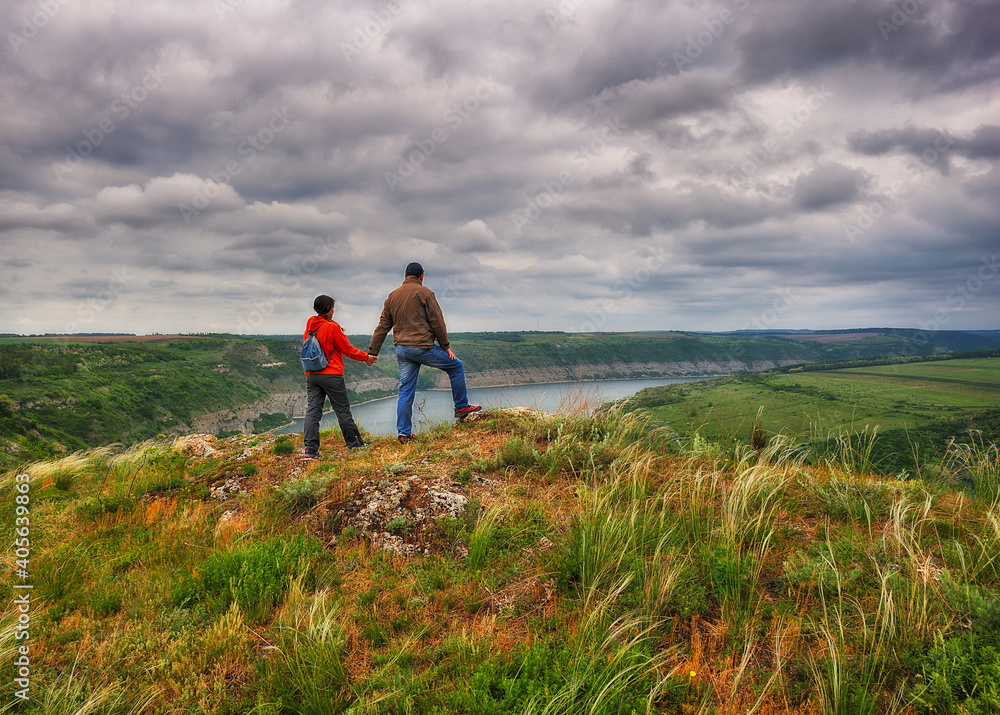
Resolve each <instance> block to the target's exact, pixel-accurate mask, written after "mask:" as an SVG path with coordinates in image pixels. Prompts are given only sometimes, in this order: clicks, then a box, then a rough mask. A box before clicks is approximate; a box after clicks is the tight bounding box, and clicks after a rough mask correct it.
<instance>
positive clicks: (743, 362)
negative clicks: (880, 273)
mask: <svg viewBox="0 0 1000 715" xmlns="http://www.w3.org/2000/svg"><path fill="white" fill-rule="evenodd" d="M351 340H352V342H353V343H354V344H355V345H357V346H359V347H362V348H365V347H367V344H368V340H369V336H368V335H355V336H352V337H351ZM299 343H300V337H299V336H298V335H291V336H236V335H189V336H174V335H155V336H128V335H72V336H53V335H47V336H35V337H28V338H25V337H14V338H10V337H8V338H0V466H2V465H4V464H12V463H16V462H17V461H19V460H22V459H26V458H34V457H43V456H51V455H54V454H57V453H59V452H60V451H61V450H64V449H79V448H83V447H92V446H98V445H103V444H109V443H112V442H123V443H126V444H130V443H133V442H135V441H138V440H143V439H148V438H150V437H153V436H155V435H157V434H160V433H165V434H177V433H183V432H190V431H199V432H212V433H234V432H248V431H252V430H255V429H256V430H263V429H267V428H270V427H273V426H275V425H277V424H280V423H282V422H283V421H287V419H288V418H289V416H292V415H295V416H300V415H301V414H302V413H303V411H304V395H305V391H304V389H303V384H302V374H301V369H300V365H299V360H298V348H299ZM452 346H453V348H454V349H455V351H456V353H458V355H459V356H460V357H461V358H462V360H463V361H464V362H465V364H466V371H467V375H468V380H469V384H470V385H472V386H486V385H502V384H516V383H522V384H523V383H532V382H535V383H538V382H552V381H564V380H580V379H622V378H634V377H672V376H682V375H720V374H734V373H740V372H747V371H756V370H766V369H770V368H774V367H792V366H796V365H807V364H815V363H824V362H832V361H842V360H851V359H867V358H875V357H882V356H921V355H934V354H941V353H948V352H953V351H958V350H974V349H983V348H996V347H1000V331H978V332H959V331H940V332H932V333H921V332H919V331H915V330H907V329H893V328H865V329H859V330H843V331H796V332H794V333H787V332H778V331H768V332H736V333H691V332H634V333H592V334H574V333H561V332H541V331H519V332H481V333H456V334H453V335H452ZM381 358H382V359H381V360H380V362H379V363H378V364H377V365H376V366H374V367H372V368H366V367H365V366H363V365H361V364H360V363H356V362H354V361H347V363H348V364H347V366H346V378H347V382H348V387H349V388H350V392H351V394H350V397H351V399H352V401H354V402H357V401H360V400H366V399H373V398H376V397H382V396H386V395H390V394H393V393H394V391H395V390H396V386H397V384H398V382H397V371H396V364H395V360H394V359H393V358H392V346H391V344H388V345H386V346H385V347H384V348H383V352H382V355H381ZM436 380H437V381H438V382H436ZM443 380H444V376H443V375H439V374H437V371H431V370H425V371H423V372H422V373H421V377H420V382H419V387H421V388H422V389H425V388H429V387H433V386H441V387H443V386H444V382H443Z"/></svg>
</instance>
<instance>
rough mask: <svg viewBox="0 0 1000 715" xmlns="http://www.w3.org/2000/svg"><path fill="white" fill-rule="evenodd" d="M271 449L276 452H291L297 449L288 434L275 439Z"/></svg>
mask: <svg viewBox="0 0 1000 715" xmlns="http://www.w3.org/2000/svg"><path fill="white" fill-rule="evenodd" d="M271 451H272V452H274V453H275V454H291V453H292V452H294V451H295V445H294V444H292V440H291V438H290V437H288V435H281V436H280V437H278V439H276V440H274V445H273V446H272V447H271Z"/></svg>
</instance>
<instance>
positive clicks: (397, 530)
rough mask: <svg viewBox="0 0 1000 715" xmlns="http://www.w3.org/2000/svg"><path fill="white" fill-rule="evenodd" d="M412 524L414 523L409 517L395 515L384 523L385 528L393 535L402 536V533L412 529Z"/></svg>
mask: <svg viewBox="0 0 1000 715" xmlns="http://www.w3.org/2000/svg"><path fill="white" fill-rule="evenodd" d="M414 526H416V525H415V524H414V523H413V521H412V520H411V519H407V518H406V517H405V516H397V517H396V518H394V519H392V520H390V521H389V523H388V524H386V525H385V530H386V531H388V532H389V533H390V534H393V535H395V536H403V534H408V533H410V532H411V531H413V527H414Z"/></svg>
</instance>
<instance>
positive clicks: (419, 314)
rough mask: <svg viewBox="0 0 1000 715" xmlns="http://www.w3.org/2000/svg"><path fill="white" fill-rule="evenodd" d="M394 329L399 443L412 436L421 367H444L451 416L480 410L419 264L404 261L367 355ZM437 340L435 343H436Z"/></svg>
mask: <svg viewBox="0 0 1000 715" xmlns="http://www.w3.org/2000/svg"><path fill="white" fill-rule="evenodd" d="M390 330H391V331H392V339H393V343H394V344H395V347H396V362H397V363H399V383H400V384H399V401H398V402H397V403H396V432H398V434H399V437H398V439H399V441H400V442H401V443H406V442H409V441H411V440H412V439H413V397H414V395H415V394H416V391H417V375H418V374H419V373H420V366H421V365H427V366H428V367H436V368H438V369H439V370H444V371H445V372H446V373H447V374H448V378H449V379H450V380H451V397H452V399H453V400H454V402H455V417H456V418H461V417H465V416H466V415H469V414H471V413H473V412H478V411H479V410H480V409H482V408H481V407H480V406H479V405H470V404H469V395H468V391H467V390H466V387H465V367H463V365H462V361H461V360H459V359H458V358H457V357H455V353H453V352H452V350H451V347H449V342H448V329H447V328H446V327H445V324H444V316H443V315H442V314H441V307H440V306H439V305H438V302H437V298H435V297H434V291H432V290H431V289H430V288H426V287H424V269H423V267H422V266H421V265H420V264H419V263H416V262H414V263H410V264H409V265H407V266H406V271H405V274H404V277H403V285H401V286H400V287H399V288H397V289H396V290H394V291H393V292H392V293H390V294H389V297H388V298H386V299H385V305H384V306H383V307H382V317H381V318H379V321H378V327H376V328H375V332H374V333H373V334H372V342H371V345H369V346H368V354H369V355H370V356H372V357H378V353H379V350H381V349H382V343H383V342H385V338H386V336H387V335H388V334H389V331H390ZM435 340H436V341H437V345H435V344H434V342H435Z"/></svg>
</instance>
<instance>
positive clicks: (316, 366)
mask: <svg viewBox="0 0 1000 715" xmlns="http://www.w3.org/2000/svg"><path fill="white" fill-rule="evenodd" d="M316 330H319V328H316ZM316 330H314V331H312V332H311V333H309V337H307V338H306V339H305V340H303V341H302V351H301V352H300V355H299V356H300V357H301V358H302V369H303V371H305V372H319V371H320V370H322V369H324V368H325V367H326V366H327V365H329V364H330V358H329V357H327V355H326V353H325V352H323V348H322V347H321V346H320V344H319V340H317V339H316Z"/></svg>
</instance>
